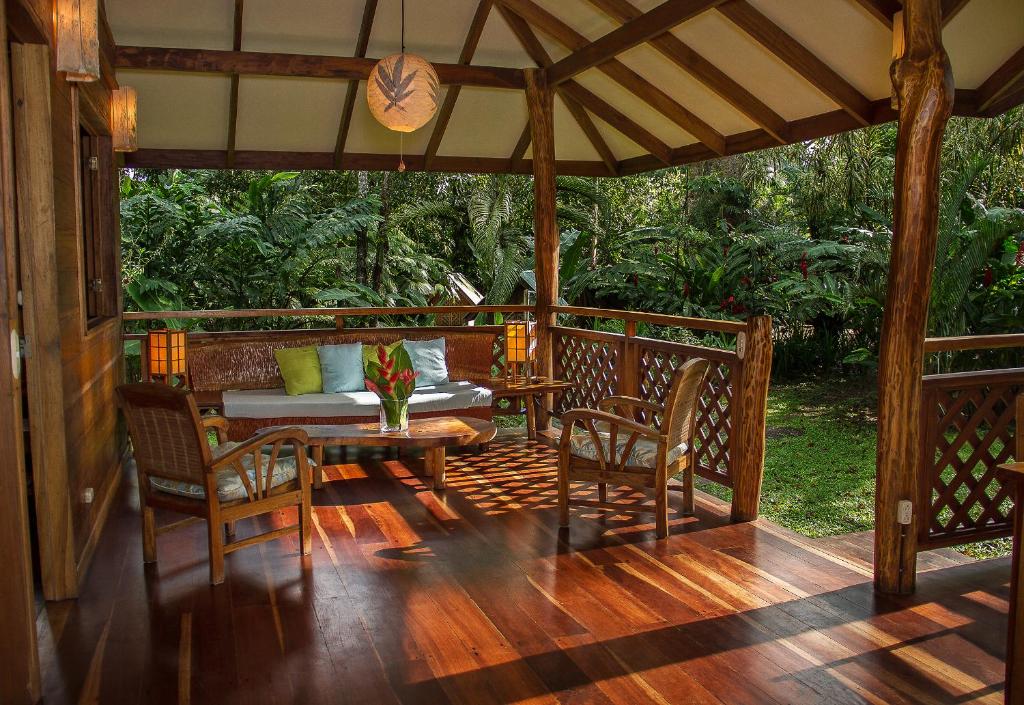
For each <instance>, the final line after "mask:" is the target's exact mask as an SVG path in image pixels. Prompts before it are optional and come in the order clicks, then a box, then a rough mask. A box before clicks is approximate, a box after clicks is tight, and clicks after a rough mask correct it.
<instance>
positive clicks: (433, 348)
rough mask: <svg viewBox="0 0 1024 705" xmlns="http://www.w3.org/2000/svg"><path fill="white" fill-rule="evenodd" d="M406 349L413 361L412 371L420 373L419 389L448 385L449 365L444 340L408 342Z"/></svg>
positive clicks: (417, 382) (418, 379) (406, 342)
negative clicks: (446, 360) (446, 359)
mask: <svg viewBox="0 0 1024 705" xmlns="http://www.w3.org/2000/svg"><path fill="white" fill-rule="evenodd" d="M405 349H406V351H407V352H408V353H409V357H410V358H411V359H412V369H413V370H414V371H415V372H419V373H420V376H419V377H417V378H416V386H417V387H433V386H437V385H439V384H448V381H449V380H448V363H446V362H445V350H444V338H435V339H434V340H406V341H405Z"/></svg>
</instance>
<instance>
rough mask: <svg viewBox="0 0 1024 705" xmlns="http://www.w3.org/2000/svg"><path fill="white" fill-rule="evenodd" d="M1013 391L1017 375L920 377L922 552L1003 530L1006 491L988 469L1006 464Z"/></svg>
mask: <svg viewBox="0 0 1024 705" xmlns="http://www.w3.org/2000/svg"><path fill="white" fill-rule="evenodd" d="M1021 392H1024V370H1005V371H1001V372H996V373H984V374H982V375H978V374H977V373H967V374H963V375H957V374H951V375H935V376H933V377H925V393H924V399H923V409H922V423H923V426H924V427H923V428H922V438H923V441H924V444H925V446H924V452H923V453H922V466H923V467H922V470H921V497H920V501H921V504H922V506H924V507H927V516H926V519H925V521H923V522H922V523H921V525H920V527H919V543H920V547H921V549H922V550H924V549H926V548H931V547H935V546H948V545H953V544H960V543H967V542H971V541H978V540H981V539H984V538H992V537H995V536H1008V535H1009V534H1010V533H1011V531H1012V528H1013V511H1014V509H1013V500H1012V494H1011V488H1009V487H1006V486H1004V485H1003V484H1002V483H1001V482H1000V481H999V479H998V477H997V475H996V468H997V466H998V465H999V464H1000V463H1005V462H1007V461H1009V460H1011V459H1013V438H1014V432H1015V429H1014V425H1015V422H1014V400H1015V398H1016V396H1017V395H1018V394H1020V393H1021Z"/></svg>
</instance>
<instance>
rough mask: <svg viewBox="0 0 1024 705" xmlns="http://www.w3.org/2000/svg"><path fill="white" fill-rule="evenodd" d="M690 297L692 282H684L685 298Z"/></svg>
mask: <svg viewBox="0 0 1024 705" xmlns="http://www.w3.org/2000/svg"><path fill="white" fill-rule="evenodd" d="M689 295H690V282H684V283H683V296H689Z"/></svg>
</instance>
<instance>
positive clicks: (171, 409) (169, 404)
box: [117, 383, 311, 585]
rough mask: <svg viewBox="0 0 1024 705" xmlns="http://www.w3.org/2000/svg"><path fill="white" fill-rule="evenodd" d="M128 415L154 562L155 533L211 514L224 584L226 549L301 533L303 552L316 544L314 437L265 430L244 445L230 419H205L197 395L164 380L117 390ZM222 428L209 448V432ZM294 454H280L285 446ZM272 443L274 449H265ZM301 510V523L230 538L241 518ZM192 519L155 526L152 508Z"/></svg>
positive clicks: (215, 579)
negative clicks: (310, 455) (310, 450)
mask: <svg viewBox="0 0 1024 705" xmlns="http://www.w3.org/2000/svg"><path fill="white" fill-rule="evenodd" d="M117 394H118V398H119V400H120V402H121V408H122V409H123V410H124V413H125V417H126V419H127V421H128V432H129V434H130V436H131V439H132V445H133V450H134V453H135V463H136V466H137V468H138V475H139V504H140V506H141V508H142V550H143V557H144V560H145V561H146V562H147V563H152V562H154V561H156V537H157V535H158V534H162V533H165V532H167V531H171V530H174V529H177V528H179V527H181V526H184V525H186V524H190V523H193V522H195V521H200V520H203V519H205V520H206V522H207V525H208V526H207V529H208V534H209V546H210V582H211V583H213V584H215V585H216V584H219V583H222V582H224V555H225V554H227V553H230V552H232V551H235V550H238V549H239V548H244V547H246V546H252V545H255V544H258V543H262V542H264V541H269V540H272V539H276V538H279V537H281V536H284V535H286V534H290V533H294V532H296V531H297V532H298V533H299V541H300V544H301V546H302V553H303V555H308V554H309V553H310V549H311V535H310V503H311V502H310V472H309V465H308V461H307V460H306V445H305V444H306V443H307V442H308V440H309V439H308V438H307V436H306V434H305V432H304V431H302V430H300V429H298V428H286V429H280V430H277V431H273V430H267V431H264V432H260V433H257V434H255V435H254V436H252V437H251V438H249V439H248V440H247V441H245V442H243V443H232V442H228V441H227V440H226V438H227V430H228V422H227V420H226V419H223V418H220V417H207V418H202V417H201V416H200V415H199V410H198V409H197V407H196V403H195V400H194V399H193V397H192V394H191V393H189V392H186V391H183V390H180V389H174V388H171V387H168V386H166V385H162V384H151V383H150V384H128V385H123V386H120V387H118V388H117ZM210 430H213V431H215V432H216V434H217V439H218V445H217V446H214V447H211V445H210V443H209V441H208V440H207V433H208V431H210ZM285 444H288V445H291V446H292V449H293V451H294V455H293V456H292V457H281V455H280V452H281V449H282V447H283V446H284V445H285ZM268 446H269V448H270V452H269V454H267V453H265V452H264V451H263V449H264V448H267V447H268ZM293 505H294V506H296V507H297V508H298V515H299V516H298V523H296V524H293V525H290V526H285V527H281V528H278V529H274V530H272V531H267V532H265V533H262V534H259V535H257V536H252V537H250V538H246V539H242V540H239V541H232V540H231V539H232V538H233V536H234V525H235V522H236V521H238V520H239V519H244V518H246V517H252V516H257V515H260V514H267V513H269V512H273V511H276V510H278V509H281V508H283V507H289V506H293ZM157 507H159V508H162V509H169V510H171V511H174V512H179V513H181V514H189V515H191V516H190V517H189V518H186V519H183V520H181V521H177V522H174V523H171V524H168V525H165V526H161V527H157V526H156V520H155V517H154V514H153V509H154V508H157Z"/></svg>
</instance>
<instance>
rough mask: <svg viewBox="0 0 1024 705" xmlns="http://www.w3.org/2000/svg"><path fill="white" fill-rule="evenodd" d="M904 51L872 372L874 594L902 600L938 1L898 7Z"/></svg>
mask: <svg viewBox="0 0 1024 705" xmlns="http://www.w3.org/2000/svg"><path fill="white" fill-rule="evenodd" d="M904 34H905V38H906V52H905V54H904V56H903V58H901V59H898V60H897V61H895V62H893V64H892V67H891V68H890V74H891V75H892V82H893V86H894V87H895V89H896V97H897V100H898V101H899V132H898V138H897V140H898V141H897V145H896V172H895V183H894V201H893V243H892V253H891V255H890V260H889V283H888V290H887V292H886V301H885V316H884V318H883V322H882V342H881V350H880V356H879V372H878V455H877V463H876V465H877V474H876V479H875V589H877V590H878V591H880V592H886V593H897V594H909V593H912V592H913V591H914V580H915V572H916V569H917V525H918V521H919V520H920V517H921V516H922V512H924V511H925V508H924V507H919V506H915V507H913V514H912V518H911V522H910V524H909V525H901V524H899V523H898V521H897V516H898V514H897V513H898V507H899V503H900V502H903V501H909V502H911V503H915V500H917V498H918V479H917V471H918V467H919V464H920V458H921V452H922V451H921V429H920V423H919V422H920V409H921V388H922V383H921V375H922V374H923V371H924V369H923V368H924V338H925V334H926V332H927V324H928V302H929V298H930V292H931V284H932V269H933V268H934V266H935V247H936V239H937V233H938V220H939V157H940V154H941V152H942V136H943V133H944V132H945V129H946V121H947V120H948V119H949V116H950V114H951V112H952V109H953V72H952V69H951V68H950V63H949V57H948V56H947V55H946V51H945V49H944V48H943V46H942V8H941V5H940V2H939V0H907V1H906V2H905V3H904Z"/></svg>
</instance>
